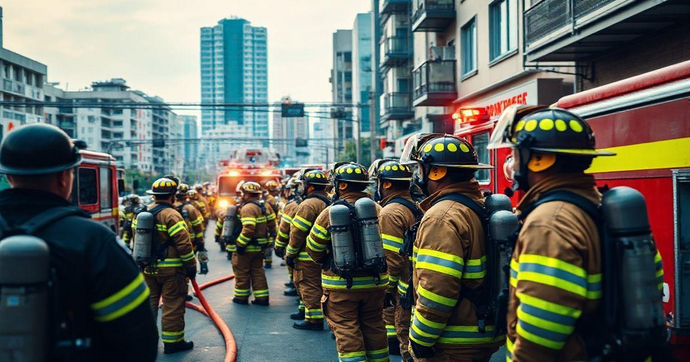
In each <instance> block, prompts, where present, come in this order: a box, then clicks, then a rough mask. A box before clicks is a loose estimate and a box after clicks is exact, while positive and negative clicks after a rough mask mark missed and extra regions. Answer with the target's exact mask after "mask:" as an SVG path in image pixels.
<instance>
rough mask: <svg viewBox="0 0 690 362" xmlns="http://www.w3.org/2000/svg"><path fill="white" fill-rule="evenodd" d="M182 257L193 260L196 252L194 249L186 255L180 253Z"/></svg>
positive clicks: (184, 259) (183, 259) (185, 259)
mask: <svg viewBox="0 0 690 362" xmlns="http://www.w3.org/2000/svg"><path fill="white" fill-rule="evenodd" d="M180 259H182V261H189V260H192V259H194V252H193V251H192V252H189V253H187V254H185V255H180Z"/></svg>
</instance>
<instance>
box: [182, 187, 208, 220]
mask: <svg viewBox="0 0 690 362" xmlns="http://www.w3.org/2000/svg"><path fill="white" fill-rule="evenodd" d="M187 195H188V196H189V200H190V202H191V203H192V205H193V206H194V207H196V209H197V210H199V213H201V216H203V217H204V225H206V222H207V221H208V218H209V217H210V214H209V212H208V208H207V206H206V203H205V202H204V201H202V200H201V199H200V198H199V192H198V191H196V190H189V191H188V192H187ZM204 227H205V226H204Z"/></svg>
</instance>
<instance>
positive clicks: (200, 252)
mask: <svg viewBox="0 0 690 362" xmlns="http://www.w3.org/2000/svg"><path fill="white" fill-rule="evenodd" d="M188 192H189V185H187V184H180V187H179V188H178V189H177V194H175V199H176V202H175V205H174V206H175V208H176V209H177V211H178V212H179V213H180V214H181V215H182V217H183V218H184V220H185V222H186V223H187V230H188V231H189V236H190V239H191V240H192V244H193V245H194V251H196V252H197V258H198V259H199V261H200V262H201V263H202V268H201V269H202V270H201V271H200V274H206V273H207V272H208V269H205V268H207V267H206V266H205V265H206V264H207V262H208V255H207V251H206V246H205V244H204V231H205V229H204V226H205V225H204V217H203V216H202V215H201V213H200V212H199V210H197V209H196V207H194V205H192V203H191V202H189V198H188V195H187V194H188Z"/></svg>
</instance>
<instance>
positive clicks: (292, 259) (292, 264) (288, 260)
mask: <svg viewBox="0 0 690 362" xmlns="http://www.w3.org/2000/svg"><path fill="white" fill-rule="evenodd" d="M285 264H287V266H289V267H290V268H293V269H294V268H295V256H294V255H290V254H288V255H287V256H286V257H285Z"/></svg>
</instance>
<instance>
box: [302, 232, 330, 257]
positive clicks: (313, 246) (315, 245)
mask: <svg viewBox="0 0 690 362" xmlns="http://www.w3.org/2000/svg"><path fill="white" fill-rule="evenodd" d="M327 247H328V246H327V245H324V244H321V243H319V242H317V241H316V240H314V239H312V237H311V235H309V236H307V248H309V249H310V250H312V251H315V252H317V253H321V252H324V251H325V250H326V248H327Z"/></svg>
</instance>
